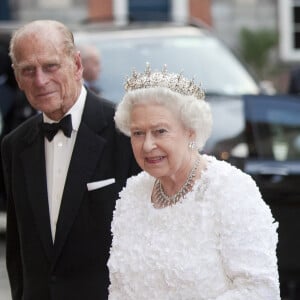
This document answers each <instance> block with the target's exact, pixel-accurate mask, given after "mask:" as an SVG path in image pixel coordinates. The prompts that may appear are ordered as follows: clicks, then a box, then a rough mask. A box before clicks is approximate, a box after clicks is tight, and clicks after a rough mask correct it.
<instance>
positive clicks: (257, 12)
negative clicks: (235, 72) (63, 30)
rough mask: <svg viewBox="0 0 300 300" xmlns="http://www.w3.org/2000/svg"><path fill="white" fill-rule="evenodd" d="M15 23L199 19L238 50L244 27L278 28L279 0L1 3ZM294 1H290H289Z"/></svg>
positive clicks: (18, 0)
mask: <svg viewBox="0 0 300 300" xmlns="http://www.w3.org/2000/svg"><path fill="white" fill-rule="evenodd" d="M1 1H9V4H10V11H9V12H7V15H10V17H11V18H12V19H14V20H19V21H30V20H34V19H45V18H51V19H56V20H60V21H63V22H65V23H79V22H91V21H92V22H94V21H102V22H113V23H115V24H126V23H128V22H130V21H155V20H156V21H172V22H179V23H186V22H188V21H189V20H191V19H193V20H198V21H199V22H201V23H204V24H205V25H208V26H212V27H213V28H214V30H215V32H216V33H217V35H219V36H220V37H222V39H223V40H224V41H225V42H226V43H227V44H228V45H229V46H230V47H235V46H236V44H237V38H238V37H237V36H238V32H239V30H240V28H241V27H243V26H244V27H248V28H249V27H250V28H261V27H267V28H269V27H273V28H274V27H276V26H277V1H278V0H226V1H224V0H51V1H49V0H1ZM285 1H290V0H285Z"/></svg>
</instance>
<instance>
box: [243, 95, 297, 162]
mask: <svg viewBox="0 0 300 300" xmlns="http://www.w3.org/2000/svg"><path fill="white" fill-rule="evenodd" d="M245 114H246V122H247V128H248V130H249V136H250V138H251V139H252V141H253V145H254V147H253V149H251V155H252V156H258V157H261V158H264V159H273V160H275V161H287V160H299V159H300V118H299V115H300V98H298V97H293V96H283V95H277V96H266V95H262V96H257V97H254V96H246V97H245Z"/></svg>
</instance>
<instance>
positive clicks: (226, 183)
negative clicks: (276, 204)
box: [205, 157, 272, 220]
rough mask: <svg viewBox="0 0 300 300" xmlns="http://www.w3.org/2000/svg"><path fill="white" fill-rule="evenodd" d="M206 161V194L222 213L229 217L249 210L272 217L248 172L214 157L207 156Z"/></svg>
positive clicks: (255, 213) (246, 212)
mask: <svg viewBox="0 0 300 300" xmlns="http://www.w3.org/2000/svg"><path fill="white" fill-rule="evenodd" d="M208 162H209V163H208V167H207V171H206V173H205V180H206V182H207V186H208V189H207V194H206V196H207V198H208V199H210V200H211V201H213V202H214V203H215V205H216V207H217V208H219V209H220V211H222V215H227V216H229V217H230V216H232V215H234V214H235V213H236V212H239V214H241V215H243V212H244V214H246V215H247V214H249V213H250V212H251V213H253V214H254V215H261V216H265V217H266V218H267V216H269V217H270V218H272V215H271V211H270V208H269V206H268V205H267V204H266V203H265V201H264V200H263V198H262V195H261V193H260V190H259V188H258V186H257V185H256V182H255V181H254V179H253V178H252V177H251V176H250V175H249V174H246V173H245V172H243V171H242V170H240V169H238V168H236V167H235V166H233V165H231V164H229V163H228V162H225V161H220V160H217V159H216V158H214V157H208ZM230 218H231V217H230ZM267 219H268V220H270V219H269V218H267Z"/></svg>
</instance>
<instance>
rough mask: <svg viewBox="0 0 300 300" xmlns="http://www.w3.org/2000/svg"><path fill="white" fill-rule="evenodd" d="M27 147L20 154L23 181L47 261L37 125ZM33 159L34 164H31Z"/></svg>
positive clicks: (44, 184)
mask: <svg viewBox="0 0 300 300" xmlns="http://www.w3.org/2000/svg"><path fill="white" fill-rule="evenodd" d="M25 140H26V142H25V143H26V144H27V146H26V147H25V148H24V150H23V151H22V152H21V160H22V163H23V166H24V179H25V180H26V186H27V187H28V190H27V193H28V199H29V202H30V204H31V207H32V211H33V215H34V219H35V223H36V226H37V230H38V232H39V235H40V238H41V241H42V244H43V246H44V249H45V252H46V254H47V257H48V258H49V260H50V259H51V256H52V252H51V251H52V248H53V243H52V237H51V228H50V216H49V206H48V195H47V182H46V166H45V151H44V137H43V136H42V135H41V134H40V132H39V130H38V125H37V126H36V127H35V128H34V129H33V130H32V132H30V133H29V135H28V136H27V137H25ZM32 157H34V163H33V162H32Z"/></svg>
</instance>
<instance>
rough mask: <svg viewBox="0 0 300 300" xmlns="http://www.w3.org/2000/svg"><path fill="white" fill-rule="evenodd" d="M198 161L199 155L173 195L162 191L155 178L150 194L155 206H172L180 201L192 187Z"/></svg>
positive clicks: (159, 183)
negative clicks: (183, 181)
mask: <svg viewBox="0 0 300 300" xmlns="http://www.w3.org/2000/svg"><path fill="white" fill-rule="evenodd" d="M199 163H200V157H198V158H197V159H196V161H195V164H194V166H193V168H192V169H191V171H190V173H189V175H188V177H187V179H186V181H185V183H184V184H183V185H182V187H181V188H180V190H179V191H178V192H177V193H176V194H174V195H173V196H168V195H166V193H165V192H164V189H163V187H162V184H161V182H160V181H159V179H156V180H155V182H154V186H153V192H152V195H151V202H152V204H153V206H154V207H155V208H164V207H166V206H172V205H174V204H176V203H177V202H178V201H180V200H181V199H182V198H183V197H184V196H185V195H186V194H187V193H188V192H189V191H190V190H191V188H192V187H193V185H194V183H195V177H196V171H197V168H198V166H199Z"/></svg>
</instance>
